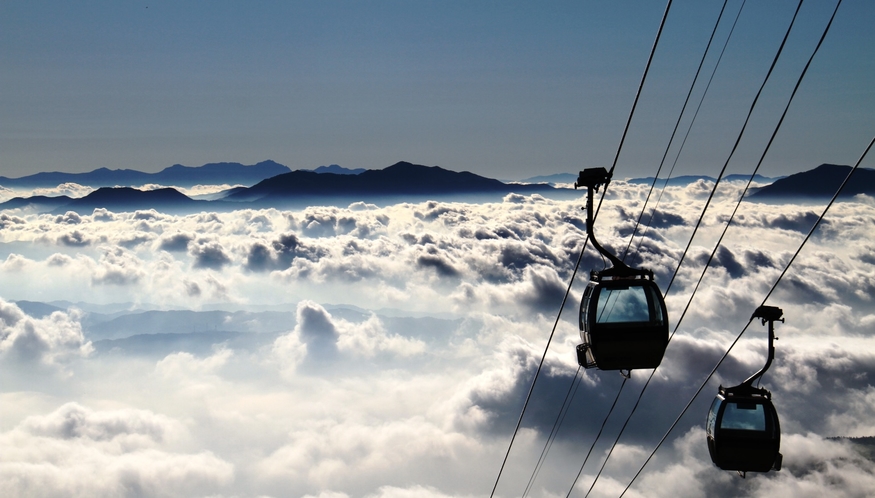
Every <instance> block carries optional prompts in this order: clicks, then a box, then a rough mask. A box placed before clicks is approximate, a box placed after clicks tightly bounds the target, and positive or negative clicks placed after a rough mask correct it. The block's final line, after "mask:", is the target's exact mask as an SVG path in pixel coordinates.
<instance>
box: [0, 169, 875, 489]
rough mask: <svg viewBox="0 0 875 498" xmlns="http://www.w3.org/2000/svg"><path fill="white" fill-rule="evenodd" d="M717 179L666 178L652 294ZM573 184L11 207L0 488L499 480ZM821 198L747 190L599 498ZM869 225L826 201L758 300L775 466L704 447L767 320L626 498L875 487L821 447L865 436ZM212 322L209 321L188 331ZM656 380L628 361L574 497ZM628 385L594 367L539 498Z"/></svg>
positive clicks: (846, 453) (545, 405) (615, 206)
mask: <svg viewBox="0 0 875 498" xmlns="http://www.w3.org/2000/svg"><path fill="white" fill-rule="evenodd" d="M710 187H711V184H710V183H708V182H705V181H701V182H697V183H693V184H691V185H689V186H686V187H669V188H668V189H667V190H666V192H665V194H664V196H663V198H662V201H661V204H660V206H659V209H658V212H657V213H656V215H655V216H653V220H652V223H651V225H650V227H649V228H647V229H646V231H645V232H644V236H643V237H636V238H635V239H634V241H633V242H632V244H631V248H630V253H629V257H628V258H627V261H628V262H630V263H632V264H634V265H636V266H644V267H647V268H650V269H652V270H653V271H654V273H655V275H656V280H657V283H659V284H660V286H661V287H662V288H663V289H665V287H666V286H667V284H668V281H669V280H670V279H671V277H672V275H673V273H674V270H675V267H676V266H677V262H678V261H679V259H680V257H681V254H682V253H683V251H684V247H685V246H686V244H687V240H688V238H689V237H690V235H691V233H692V230H693V226H694V225H695V223H696V220H697V219H698V217H699V214H700V212H701V210H702V206H703V204H704V200H705V198H707V195H708V192H709V190H710ZM59 189H61V190H63V191H69V192H70V193H74V192H80V193H81V192H85V193H87V189H85V190H83V189H82V188H78V186H72V185H66V186H61V187H59ZM647 189H648V187H647V186H642V185H632V184H626V183H624V182H614V183H613V184H612V185H611V187H610V189H609V191H608V194H607V197H606V200H605V203H604V205H603V206H602V208H601V211H600V212H599V216H598V221H597V224H596V235H597V237H598V238H599V241H600V242H601V243H602V244H603V245H604V246H606V247H608V248H610V249H611V250H613V251H615V252H618V253H622V252H623V250H624V249H625V248H626V246H627V244H628V242H629V237H630V236H631V234H632V233H633V230H634V227H635V220H636V219H637V217H638V214H639V212H640V210H641V207H642V203H643V199H644V198H645V196H646V194H647ZM742 189H743V184H735V183H728V184H725V185H724V186H723V187H722V188H721V189H720V190H719V195H718V196H717V198H716V199H715V201H714V203H713V204H712V207H711V209H709V210H708V212H707V214H706V215H705V216H704V220H703V226H702V228H700V230H699V233H698V235H697V236H696V238H695V239H694V241H693V244H692V246H691V248H690V251H689V253H688V254H687V256H686V259H685V261H684V264H683V266H682V267H681V268H680V271H679V273H678V276H677V279H676V281H675V282H674V284H673V285H672V288H671V291H670V292H669V294H668V295H667V296H666V302H667V306H668V310H669V315H670V318H671V323H672V325H671V327H672V329H674V328H675V323H676V322H677V320H678V319H679V317H680V315H681V312H682V310H683V309H684V308H685V306H686V305H687V302H688V300H689V299H690V295H691V293H692V290H693V286H694V284H695V282H696V280H697V279H698V278H699V275H700V274H701V273H702V271H703V268H704V264H705V262H706V261H707V258H708V255H709V254H710V252H711V249H712V248H713V245H714V243H715V242H716V240H717V238H718V237H719V235H720V232H721V230H722V228H723V224H724V223H725V222H726V219H727V218H728V216H729V213H731V210H732V208H733V207H734V203H735V201H736V200H737V199H738V196H739V195H740V192H741V190H742ZM205 190H208V189H205ZM581 194H582V195H583V192H581ZM583 200H584V199H583V197H581V199H579V200H575V201H567V200H553V199H549V198H546V197H542V196H540V195H531V196H522V195H515V194H511V195H508V196H506V197H505V198H504V200H503V202H498V203H495V202H492V203H480V204H477V203H458V202H438V201H432V202H423V203H416V204H410V203H408V204H395V205H390V206H382V207H378V206H376V205H373V204H367V203H355V204H351V205H349V206H344V207H332V206H321V207H316V206H314V207H309V208H306V209H303V210H298V211H280V210H274V209H263V210H251V209H242V210H238V211H234V212H225V213H211V212H203V213H198V214H192V215H187V216H179V215H168V214H164V213H161V212H159V211H156V210H149V211H137V212H132V213H114V212H110V211H107V210H105V209H96V210H94V212H93V213H92V214H89V215H78V214H75V213H72V212H70V213H66V214H63V215H47V214H41V215H38V214H33V213H28V212H21V211H15V210H7V211H0V369H2V372H3V382H2V384H0V447H2V448H3V451H0V494H2V495H4V496H92V497H93V496H141V495H144V496H226V497H231V496H311V497H321V498H329V497H330V498H338V497H359V496H361V497H420V496H426V497H444V496H470V497H483V496H488V495H489V494H490V492H491V490H492V487H493V484H495V481H496V477H497V476H498V471H499V467H500V466H501V462H502V458H503V457H504V454H505V451H506V450H507V448H508V443H509V441H510V437H511V435H512V433H513V429H514V426H515V424H516V422H517V418H518V417H519V414H520V411H521V409H522V405H523V402H524V399H525V396H526V392H527V391H528V389H529V386H530V385H531V381H532V378H533V375H534V372H535V369H536V368H537V365H538V362H539V361H540V358H541V354H542V353H543V350H544V347H545V345H546V344H547V341H548V337H549V336H550V333H551V329H552V327H553V324H554V321H555V320H556V315H557V313H558V312H559V310H560V307H561V305H562V302H563V296H564V293H565V289H566V286H567V284H568V282H569V281H570V280H571V279H572V275H574V270H575V263H576V261H577V257H578V254H579V251H580V249H581V246H582V244H583V241H584V239H585V236H586V234H585V213H584V212H583V211H581V207H582V206H583V204H584V202H583ZM822 208H823V206H822V204H757V203H748V202H745V203H743V204H742V207H741V209H740V211H739V214H738V215H737V216H736V218H735V219H734V221H733V224H732V227H731V228H730V229H729V232H728V234H727V236H726V238H725V239H724V242H723V245H722V247H721V248H720V249H719V250H718V251H717V253H716V256H715V258H714V261H713V262H712V264H711V267H710V268H709V269H708V272H707V273H706V275H705V278H704V280H703V282H702V286H701V288H700V289H699V290H698V292H697V294H696V296H695V298H694V300H693V301H692V305H691V306H690V308H689V310H688V311H687V312H686V314H685V315H684V318H683V322H682V323H681V324H680V326H679V327H678V332H677V335H676V336H675V337H674V339H673V340H672V342H671V344H670V345H669V348H668V351H667V353H666V357H665V359H664V361H663V364H662V366H661V367H660V368H659V369H657V371H656V374H655V376H654V378H653V380H652V381H651V382H650V385H649V387H648V389H647V391H646V392H645V394H644V396H643V398H642V400H641V404H640V406H639V407H638V409H637V411H636V413H635V415H634V416H633V417H632V418H631V420H630V421H629V425H628V427H627V429H626V430H625V432H624V434H623V436H622V438H621V439H620V441H619V443H618V444H617V446H616V448H615V449H614V450H613V453H612V455H611V458H610V460H609V461H608V463H607V465H606V467H605V470H604V472H603V473H602V474H601V477H600V478H599V481H598V482H597V484H596V486H595V488H594V489H593V491H592V494H591V496H598V497H602V496H606V497H607V496H617V495H619V493H620V492H621V491H622V490H623V488H625V487H626V485H627V484H628V483H629V481H630V480H631V478H632V476H633V475H634V474H635V472H636V471H637V470H638V469H639V468H640V466H641V465H642V464H643V462H644V459H645V458H647V456H648V455H649V454H650V452H651V451H652V449H653V447H654V446H655V445H656V443H657V442H658V441H659V439H660V438H661V437H662V436H663V434H664V433H665V431H666V430H667V429H668V427H669V425H670V424H671V423H672V422H673V421H674V420H675V418H676V417H677V416H678V414H679V413H680V410H681V409H682V408H683V407H684V405H685V404H686V403H687V401H689V399H690V398H691V397H692V395H693V393H695V391H696V390H697V389H698V388H699V386H700V385H701V383H702V382H703V381H704V379H705V376H706V375H707V374H708V372H710V371H711V369H712V368H713V367H714V365H715V364H716V362H717V361H718V360H719V358H720V357H721V356H722V355H723V353H724V352H725V351H726V348H727V347H728V345H729V344H730V343H731V342H732V340H733V339H734V338H735V337H736V336H737V334H738V333H739V332H740V331H741V330H742V329H743V328H744V327H745V325H746V324H747V323H748V320H749V319H750V316H751V313H752V312H753V311H754V309H755V308H756V307H757V306H758V305H759V304H760V303H761V302H762V300H763V298H764V297H765V295H766V293H767V292H768V291H769V289H770V288H771V286H772V284H773V283H774V282H775V280H776V278H777V277H778V275H779V274H780V273H781V271H782V270H783V268H784V266H785V265H786V264H787V262H788V261H789V259H790V257H791V256H792V254H793V253H794V252H795V250H796V248H797V247H798V246H799V244H800V243H801V241H802V239H803V238H804V236H805V234H806V233H807V232H808V230H809V229H810V227H811V226H812V224H813V223H814V221H815V220H816V219H817V217H818V215H819V213H820V211H821V210H822ZM644 218H645V221H646V220H647V219H648V218H649V216H645V217H644ZM873 230H875V202H873V200H872V199H871V198H867V197H857V198H855V199H853V200H851V201H847V202H841V203H837V204H836V205H835V206H834V207H833V208H832V209H831V210H830V212H829V213H828V215H827V217H826V219H825V221H824V223H823V224H822V225H821V227H820V228H819V229H818V231H817V232H816V233H815V235H814V236H813V237H812V239H811V240H810V241H809V242H808V244H807V245H806V247H805V249H804V250H803V251H802V253H801V254H800V256H799V257H798V258H797V259H796V261H795V262H794V263H793V266H792V267H791V269H790V271H789V272H788V274H787V276H786V277H785V278H784V279H783V281H782V282H781V284H780V285H779V286H778V288H777V290H776V291H775V293H774V294H773V295H772V297H771V298H770V299H769V301H768V303H767V304H769V305H773V306H779V307H781V308H782V309H783V310H784V315H785V317H786V323H783V324H782V323H778V324H777V325H776V328H777V335H778V337H779V338H780V340H779V341H778V342H777V357H776V360H775V362H774V364H773V366H772V368H771V370H770V371H769V372H768V373H767V374H766V375H765V377H764V378H763V385H764V386H765V387H767V388H769V389H770V390H771V391H772V393H773V399H774V403H775V405H776V407H777V409H778V411H779V415H780V417H781V425H782V432H783V439H782V449H781V451H782V453H783V455H784V468H783V470H781V471H780V472H771V473H768V474H757V475H755V476H754V475H753V474H750V475H749V476H748V478H747V479H744V480H742V479H740V478H738V477H737V476H735V475H734V474H732V473H729V472H724V471H720V470H719V469H717V468H716V467H714V466H713V465H712V464H711V462H710V458H709V457H708V451H707V448H706V444H705V435H704V430H703V424H704V419H705V415H706V412H707V408H708V405H709V404H710V401H711V399H713V395H714V393H715V392H716V389H717V386H718V385H719V384H721V383H722V384H724V385H734V384H737V383H740V382H741V381H742V380H744V379H745V378H746V377H748V376H749V375H750V374H752V373H753V372H755V371H756V370H758V369H759V368H760V367H761V366H762V364H763V362H764V359H765V351H766V339H765V327H762V325H761V324H760V323H759V322H754V323H753V324H751V326H750V327H749V328H748V331H747V332H746V333H745V334H744V336H743V338H742V339H741V341H740V342H739V343H738V345H737V346H736V347H735V348H734V349H733V351H732V354H731V355H730V356H729V357H728V359H727V360H726V361H725V362H724V363H723V365H722V366H721V368H720V369H719V370H718V372H717V374H716V375H715V377H714V378H713V379H712V380H711V382H710V383H709V384H708V385H707V386H706V388H705V389H704V391H703V393H702V395H700V396H699V397H698V398H697V399H696V401H695V402H694V403H693V405H692V407H691V408H690V410H689V412H688V413H687V415H686V416H685V417H684V418H683V419H682V420H681V422H680V423H679V424H678V427H677V428H676V429H675V430H674V432H672V434H671V435H670V436H669V438H668V440H667V442H666V444H664V445H663V447H662V448H661V449H660V450H659V452H657V453H656V456H655V457H654V459H653V460H651V461H650V463H649V464H648V465H647V467H645V469H644V471H643V472H642V474H641V476H640V477H639V478H638V479H637V480H636V482H635V483H634V485H633V486H632V488H631V489H630V490H629V492H628V493H627V494H626V496H630V497H642V496H672V497H698V496H706V495H707V496H738V495H747V496H775V495H789V494H792V495H793V496H800V497H802V496H839V497H842V496H848V497H851V496H865V495H866V494H867V493H869V492H871V490H872V489H875V471H873V464H872V461H871V460H869V459H867V457H866V455H865V453H863V452H861V451H860V447H859V446H855V445H853V444H851V443H850V442H849V441H847V440H837V439H825V438H828V437H834V436H849V437H863V436H875V387H873V378H875V337H873V336H875V328H873V327H875V304H873V301H872V296H873V294H875V292H873V291H875V242H873V241H872V236H871V234H872V233H873ZM642 231H643V229H641V230H639V231H638V233H639V235H640V234H641V232H642ZM603 266H604V262H603V260H602V258H601V257H600V256H599V255H597V254H596V253H595V252H594V251H592V249H591V248H588V249H587V251H586V253H585V255H584V257H583V259H582V261H581V265H580V271H578V273H577V274H576V276H575V277H574V286H573V287H572V292H571V296H570V297H569V301H568V303H567V304H566V306H565V308H564V310H563V314H562V317H561V320H559V322H558V326H557V328H556V333H555V336H554V337H553V339H552V343H551V346H550V349H549V351H548V354H547V356H546V361H545V365H544V368H543V370H542V372H541V375H540V377H539V379H538V383H537V385H536V388H535V391H534V394H533V396H532V399H531V401H530V403H529V408H528V409H527V411H526V415H525V417H524V418H523V421H522V429H521V431H520V433H519V434H518V435H517V438H516V441H515V443H514V446H513V449H512V451H511V454H510V457H509V459H508V463H507V466H506V467H505V469H504V471H503V473H502V476H501V480H500V481H499V483H498V487H497V491H496V495H497V496H518V495H521V494H522V493H523V490H524V489H525V487H526V483H527V482H528V481H529V478H530V476H531V475H532V471H533V469H534V467H535V464H536V462H537V461H538V457H539V455H540V453H541V450H542V448H543V445H544V442H545V439H546V438H547V435H548V434H549V433H550V431H551V428H552V427H553V424H554V421H555V420H556V417H557V415H558V411H559V408H560V406H561V405H562V401H563V399H564V397H565V396H566V393H567V392H568V391H569V388H570V387H571V386H572V385H573V384H572V382H573V381H574V379H575V375H576V372H577V364H576V358H575V354H574V348H575V345H576V344H578V343H579V337H578V330H577V309H576V308H577V305H578V303H577V301H578V300H579V298H580V293H581V292H582V289H583V288H584V286H585V284H586V280H587V278H588V271H589V270H590V269H593V268H595V269H600V268H602V267H603ZM17 301H22V302H20V303H18V304H16V302H17ZM28 301H30V302H40V303H55V305H56V306H57V307H58V308H59V309H45V310H44V311H43V312H39V308H38V307H36V305H34V304H33V303H25V302H28ZM68 303H75V304H68ZM25 310H29V311H28V312H26V311H25ZM208 313H213V314H212V315H207V314H208ZM206 316H209V317H211V318H210V319H211V320H213V319H215V320H214V321H213V322H211V323H212V325H211V326H209V327H204V326H201V328H197V326H196V325H192V324H193V323H203V322H197V320H201V319H202V318H203V317H206ZM216 317H218V318H216ZM125 320H127V321H125ZM649 373H650V372H649V371H635V372H633V376H632V379H631V380H630V381H629V382H628V383H627V385H626V386H625V388H624V391H623V393H622V396H621V397H620V400H619V402H618V404H617V407H616V409H615V412H614V413H615V415H614V416H613V417H612V418H611V419H610V420H609V421H608V423H607V425H606V426H605V432H604V436H603V438H602V439H601V440H600V441H599V444H597V445H596V447H595V450H594V451H593V455H592V457H591V458H590V460H589V461H588V463H587V465H586V467H585V468H584V470H583V472H582V473H581V477H580V479H579V480H578V481H577V484H576V489H575V490H574V492H573V493H572V494H573V495H574V496H582V495H583V494H585V493H586V490H587V489H588V488H589V486H590V484H591V483H592V480H593V478H594V477H595V474H596V472H597V471H598V468H599V466H600V465H601V462H602V461H603V460H604V458H605V455H606V453H607V451H608V449H609V447H610V445H611V443H613V441H614V439H615V437H616V435H617V433H618V431H619V430H620V426H621V425H622V424H623V422H624V421H625V419H626V417H627V415H628V414H629V411H630V410H631V408H632V405H633V404H634V403H635V401H636V399H637V397H638V393H639V392H640V390H641V388H642V386H643V384H644V382H645V380H646V378H647V376H648V375H649ZM621 382H622V378H621V377H620V376H619V375H618V374H617V373H616V372H601V371H597V370H589V371H584V372H582V373H581V380H580V384H579V386H578V387H576V389H575V390H574V391H573V392H574V398H573V401H572V403H571V407H570V409H569V411H568V414H567V415H566V416H565V419H564V421H563V423H562V426H561V427H560V429H559V431H558V435H557V437H556V440H555V443H554V444H553V445H552V447H551V449H550V452H549V454H548V455H547V457H546V460H545V463H544V465H543V467H542V468H541V471H540V473H539V474H538V476H537V479H536V480H535V481H534V485H533V486H532V490H531V493H530V495H531V496H565V494H566V493H567V492H568V491H569V489H571V486H572V484H573V483H574V478H575V476H576V475H577V472H578V470H579V469H580V465H581V464H582V463H583V459H584V456H585V455H586V452H587V451H588V449H589V447H590V445H591V444H592V441H593V439H594V437H595V434H596V433H597V432H598V430H599V427H600V425H601V423H602V420H603V419H604V416H605V414H606V413H607V410H608V408H609V407H610V404H611V402H612V401H613V399H614V396H615V395H616V393H617V390H618V389H619V387H620V384H621Z"/></svg>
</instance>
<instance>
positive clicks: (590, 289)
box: [578, 272, 668, 370]
mask: <svg viewBox="0 0 875 498" xmlns="http://www.w3.org/2000/svg"><path fill="white" fill-rule="evenodd" d="M594 275H595V276H594V278H597V280H592V281H590V283H589V284H588V285H587V287H586V289H585V290H584V292H583V299H581V302H580V339H581V340H582V341H583V344H581V345H580V346H578V362H579V363H580V364H581V365H584V366H586V367H598V368H599V369H601V370H632V369H639V368H656V367H658V366H659V364H660V362H662V357H663V355H664V354H665V348H666V346H667V345H668V320H667V319H666V317H667V316H668V314H667V313H666V309H665V301H664V300H663V298H662V293H661V292H660V290H659V287H657V286H656V284H655V283H654V282H653V280H651V279H649V278H647V276H641V277H632V278H614V279H608V278H605V277H598V276H597V274H595V272H594ZM651 278H652V277H651Z"/></svg>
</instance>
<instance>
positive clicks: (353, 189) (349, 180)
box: [226, 161, 549, 201]
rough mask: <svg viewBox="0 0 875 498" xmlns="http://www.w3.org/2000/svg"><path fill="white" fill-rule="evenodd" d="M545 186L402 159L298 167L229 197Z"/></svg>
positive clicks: (429, 192) (245, 198)
mask: <svg viewBox="0 0 875 498" xmlns="http://www.w3.org/2000/svg"><path fill="white" fill-rule="evenodd" d="M539 188H540V189H543V188H549V187H545V186H543V185H542V186H523V185H513V186H511V185H507V184H504V183H502V182H500V181H498V180H494V179H491V178H486V177H482V176H479V175H475V174H473V173H470V172H467V171H464V172H456V171H450V170H447V169H444V168H441V167H439V166H423V165H421V164H413V163H410V162H407V161H399V162H397V163H395V164H393V165H391V166H388V167H386V168H383V169H371V170H366V171H364V172H363V173H361V174H358V175H347V174H332V173H316V172H313V171H306V170H298V171H293V172H291V173H286V174H283V175H278V176H275V177H273V178H268V179H266V180H263V181H261V182H259V183H258V184H257V185H254V186H252V187H251V188H249V189H245V190H241V191H238V192H235V193H234V194H232V195H229V196H228V197H226V199H228V200H233V201H255V200H269V199H271V198H274V199H288V198H291V197H296V196H309V197H312V196H328V197H343V196H358V197H362V198H364V197H366V196H367V197H371V196H373V197H378V196H385V195H391V196H399V195H413V196H416V195H447V194H473V193H499V192H505V193H507V192H511V191H535V190H537V189H539Z"/></svg>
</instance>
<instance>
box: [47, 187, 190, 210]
mask: <svg viewBox="0 0 875 498" xmlns="http://www.w3.org/2000/svg"><path fill="white" fill-rule="evenodd" d="M200 202H203V201H195V200H193V199H190V198H189V197H186V196H185V194H182V193H181V192H179V191H177V190H176V189H172V188H160V189H155V190H139V189H135V188H131V187H102V188H99V189H97V190H95V191H94V192H91V193H90V194H88V195H86V196H85V197H82V198H79V199H72V200H71V201H70V202H69V203H67V204H65V205H62V206H59V207H57V208H56V209H54V210H53V211H52V213H53V214H63V213H65V212H67V211H75V212H77V213H79V214H89V213H91V212H92V211H93V210H94V209H95V208H106V209H110V210H112V211H116V212H125V211H127V212H132V211H137V210H142V209H152V208H155V209H158V210H167V209H170V210H175V209H184V208H188V207H191V206H192V205H196V204H198V203H200Z"/></svg>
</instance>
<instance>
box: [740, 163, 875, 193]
mask: <svg viewBox="0 0 875 498" xmlns="http://www.w3.org/2000/svg"><path fill="white" fill-rule="evenodd" d="M850 172H851V167H850V166H841V165H837V164H821V165H820V166H818V167H816V168H814V169H812V170H810V171H803V172H802V173H796V174H794V175H790V176H787V177H785V178H781V179H779V180H776V181H775V182H774V183H772V184H771V185H768V186H766V187H763V188H761V189H759V190H758V191H757V192H755V193H753V194H751V195H750V196H748V197H749V198H750V199H752V200H770V199H788V198H800V197H803V198H817V199H824V198H826V199H828V198H830V197H832V196H833V195H834V194H835V193H836V191H837V190H838V189H839V186H840V185H841V184H842V182H843V181H844V180H845V178H846V177H847V176H848V173H850ZM858 194H866V195H875V170H872V169H866V168H858V169H857V170H856V171H855V172H854V176H852V177H851V178H850V180H848V183H847V184H846V185H845V188H844V189H842V191H841V193H840V194H839V197H840V198H848V197H853V196H855V195H858Z"/></svg>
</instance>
